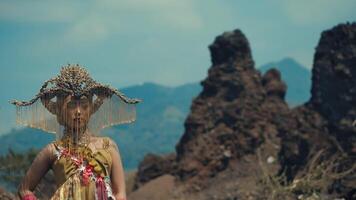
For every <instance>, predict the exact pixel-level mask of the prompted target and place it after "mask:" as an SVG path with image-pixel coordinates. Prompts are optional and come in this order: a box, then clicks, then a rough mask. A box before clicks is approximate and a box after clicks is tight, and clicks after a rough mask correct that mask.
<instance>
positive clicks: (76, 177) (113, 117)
mask: <svg viewBox="0 0 356 200" xmlns="http://www.w3.org/2000/svg"><path fill="white" fill-rule="evenodd" d="M140 101H141V100H139V99H130V98H128V97H126V96H125V95H124V94H122V93H121V92H119V91H118V90H115V89H112V88H111V87H109V86H105V85H102V84H100V83H97V82H95V81H94V80H93V79H91V78H90V77H89V74H88V73H87V72H86V71H85V70H84V69H83V68H81V67H80V66H79V65H75V66H74V65H68V66H66V67H63V68H62V70H61V73H60V74H59V75H58V76H57V77H55V78H52V79H50V80H48V81H47V82H45V83H44V85H43V86H42V88H41V90H40V92H39V93H38V94H37V95H36V96H35V98H33V99H32V100H31V101H29V102H19V101H13V102H12V103H13V104H15V105H16V106H17V117H18V118H17V122H18V123H21V124H25V125H27V126H30V127H33V128H39V129H42V130H45V131H47V132H52V133H55V134H56V136H57V137H56V138H57V139H56V140H55V141H54V142H52V143H50V144H48V145H47V146H46V147H45V148H43V149H42V150H41V151H40V153H39V154H38V155H37V156H36V158H35V160H34V161H33V163H32V165H31V167H30V168H29V170H28V171H27V173H26V175H25V177H24V178H23V180H22V182H21V184H20V186H19V190H18V193H19V196H20V198H21V199H23V200H33V199H36V197H35V195H34V193H33V191H34V189H35V187H36V186H37V184H38V183H39V181H40V180H41V178H42V177H43V176H44V175H45V174H46V173H47V172H48V170H50V169H52V170H53V172H54V175H55V180H56V184H57V186H58V188H57V190H56V192H55V193H54V195H53V196H52V197H51V199H52V200H57V199H58V200H62V199H63V200H64V199H73V200H80V199H85V200H94V199H95V200H96V199H98V200H106V199H116V200H126V193H125V178H124V171H123V167H122V162H121V157H120V153H119V149H118V147H117V145H116V144H115V142H114V141H112V140H111V139H109V138H108V137H98V136H97V135H98V133H99V132H100V130H101V129H102V128H104V127H108V126H112V125H115V124H122V123H130V122H133V121H135V119H136V109H135V104H136V103H138V102H140Z"/></svg>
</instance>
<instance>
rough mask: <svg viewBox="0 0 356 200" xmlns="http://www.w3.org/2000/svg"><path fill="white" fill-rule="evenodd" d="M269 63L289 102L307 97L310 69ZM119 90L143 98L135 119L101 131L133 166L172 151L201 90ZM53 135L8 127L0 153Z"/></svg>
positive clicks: (291, 62) (44, 141)
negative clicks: (151, 155)
mask: <svg viewBox="0 0 356 200" xmlns="http://www.w3.org/2000/svg"><path fill="white" fill-rule="evenodd" d="M271 67H276V68H277V69H278V70H280V71H281V73H282V77H283V80H284V81H286V83H287V85H288V91H287V97H286V100H287V102H288V103H289V104H291V105H297V104H301V103H303V102H305V101H306V100H308V99H309V91H310V84H311V83H310V76H311V75H310V71H308V70H307V69H306V68H304V67H303V66H302V65H300V64H298V63H297V62H296V61H294V60H293V59H291V58H286V59H283V60H281V61H279V62H275V63H268V64H266V65H263V66H261V67H260V68H259V70H261V71H262V72H265V71H267V70H268V69H269V68H271ZM121 91H122V92H123V93H125V94H126V95H127V96H129V97H137V98H141V99H143V102H142V103H140V104H138V105H137V121H136V122H135V123H133V124H128V125H121V126H115V127H112V128H109V129H105V130H104V131H103V132H104V134H105V135H109V136H110V137H112V138H113V139H114V140H115V141H116V142H117V144H118V146H119V148H120V152H121V154H122V159H123V162H124V167H125V169H126V170H129V169H134V168H136V167H137V164H138V163H139V161H140V160H142V158H143V156H144V155H145V154H147V153H149V152H151V153H157V154H164V153H168V152H173V151H174V150H175V145H176V144H177V142H178V140H179V138H180V137H181V135H182V134H183V132H184V126H183V124H184V121H185V118H186V116H187V115H188V113H189V111H190V105H191V102H192V100H193V98H194V97H195V96H197V95H198V94H199V92H200V91H201V86H200V84H199V83H198V82H197V83H191V84H185V85H182V86H178V87H166V86H162V85H158V84H155V83H144V84H142V85H134V86H131V87H127V88H123V89H121ZM53 139H54V135H52V134H49V133H43V132H42V131H40V130H36V129H31V128H23V129H12V130H11V131H10V132H9V133H7V134H5V135H3V136H1V137H0V154H5V153H7V152H8V149H9V148H10V147H11V148H12V149H13V150H14V151H17V152H19V151H26V150H28V149H29V148H37V149H39V148H42V147H43V146H45V145H46V144H47V143H49V142H50V141H52V140H53Z"/></svg>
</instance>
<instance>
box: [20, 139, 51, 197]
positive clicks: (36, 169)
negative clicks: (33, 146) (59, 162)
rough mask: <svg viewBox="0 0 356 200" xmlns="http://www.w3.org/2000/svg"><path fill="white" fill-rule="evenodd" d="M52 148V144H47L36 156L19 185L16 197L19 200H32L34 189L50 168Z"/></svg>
mask: <svg viewBox="0 0 356 200" xmlns="http://www.w3.org/2000/svg"><path fill="white" fill-rule="evenodd" d="M52 148H53V147H52V144H48V145H47V146H46V147H44V148H43V149H42V150H41V151H40V152H39V153H38V154H37V156H36V158H35V159H34V161H33V162H32V164H31V166H30V168H29V169H28V171H27V173H26V175H25V177H24V178H23V179H22V181H21V183H20V185H19V188H18V195H19V197H20V199H34V197H35V196H34V194H33V191H34V189H35V188H36V186H37V184H38V183H39V181H40V180H41V178H42V177H43V176H44V175H45V174H46V173H47V172H48V169H49V168H50V165H51V161H52V158H53V150H52ZM25 197H26V198H25Z"/></svg>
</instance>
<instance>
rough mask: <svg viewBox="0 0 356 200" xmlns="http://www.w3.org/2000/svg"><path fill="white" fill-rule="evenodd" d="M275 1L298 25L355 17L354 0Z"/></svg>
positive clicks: (333, 21) (335, 21)
mask: <svg viewBox="0 0 356 200" xmlns="http://www.w3.org/2000/svg"><path fill="white" fill-rule="evenodd" d="M275 3H277V4H276V5H277V6H278V5H280V6H281V7H282V9H283V11H284V12H285V15H286V16H287V17H288V18H290V20H292V22H294V23H296V24H299V25H313V24H317V23H330V22H331V23H339V22H343V21H345V20H349V19H352V18H354V17H355V7H356V1H355V0H276V1H275Z"/></svg>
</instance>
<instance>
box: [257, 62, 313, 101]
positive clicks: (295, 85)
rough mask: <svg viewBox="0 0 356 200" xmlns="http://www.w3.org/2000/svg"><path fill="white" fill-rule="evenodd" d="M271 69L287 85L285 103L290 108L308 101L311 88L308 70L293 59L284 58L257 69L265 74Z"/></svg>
mask: <svg viewBox="0 0 356 200" xmlns="http://www.w3.org/2000/svg"><path fill="white" fill-rule="evenodd" d="M271 68H276V69H278V71H280V72H281V74H282V79H283V81H285V82H286V84H287V94H286V101H287V102H288V104H289V105H290V106H291V107H293V106H296V105H300V104H302V103H304V102H306V101H308V100H309V98H310V88H311V71H310V70H308V69H307V68H306V67H305V66H303V65H301V64H300V63H298V62H297V61H295V60H294V59H293V58H284V59H282V60H280V61H278V62H271V63H267V64H265V65H262V66H260V67H259V68H258V69H259V70H260V71H261V72H262V73H265V72H267V71H268V70H269V69H271Z"/></svg>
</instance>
